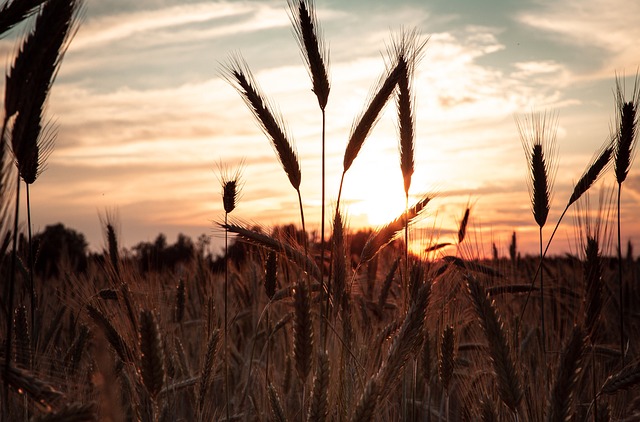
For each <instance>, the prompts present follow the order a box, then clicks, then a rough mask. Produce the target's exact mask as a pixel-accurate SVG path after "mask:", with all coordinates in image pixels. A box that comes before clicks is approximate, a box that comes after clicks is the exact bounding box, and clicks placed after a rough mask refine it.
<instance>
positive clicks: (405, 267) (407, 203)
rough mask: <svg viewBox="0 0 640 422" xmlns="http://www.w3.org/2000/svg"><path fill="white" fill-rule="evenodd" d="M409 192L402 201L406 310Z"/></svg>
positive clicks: (405, 298)
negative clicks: (403, 201)
mask: <svg viewBox="0 0 640 422" xmlns="http://www.w3.org/2000/svg"><path fill="white" fill-rule="evenodd" d="M408 277H409V194H408V193H407V194H406V196H405V203H404V310H405V312H406V311H407V307H408V304H407V303H408V302H407V296H408V291H409V288H408V284H409V279H408Z"/></svg>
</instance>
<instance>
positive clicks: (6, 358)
mask: <svg viewBox="0 0 640 422" xmlns="http://www.w3.org/2000/svg"><path fill="white" fill-rule="evenodd" d="M19 212H20V172H19V171H18V172H17V181H16V208H15V213H14V218H13V253H12V254H11V270H10V274H9V304H8V306H7V339H6V347H5V353H4V373H5V377H4V414H5V415H8V414H9V381H8V379H9V377H8V373H9V369H10V368H11V341H12V340H13V317H12V316H13V296H14V294H15V284H16V265H17V254H18V214H19Z"/></svg>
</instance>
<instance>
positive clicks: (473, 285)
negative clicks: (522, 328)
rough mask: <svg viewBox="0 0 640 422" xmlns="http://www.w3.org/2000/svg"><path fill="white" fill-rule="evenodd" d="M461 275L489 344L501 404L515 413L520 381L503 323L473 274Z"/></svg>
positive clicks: (520, 391) (519, 394) (520, 388)
mask: <svg viewBox="0 0 640 422" xmlns="http://www.w3.org/2000/svg"><path fill="white" fill-rule="evenodd" d="M465 278H466V280H467V287H468V289H469V295H470V297H471V301H472V303H473V307H474V309H475V311H476V314H477V315H478V320H479V322H480V325H481V326H482V330H483V331H484V334H485V337H486V338H487V343H488V344H489V356H490V358H491V363H492V365H493V370H494V371H495V375H496V381H497V383H498V393H499V394H500V398H501V399H502V401H503V402H504V404H506V405H507V407H509V409H511V411H513V412H514V413H516V412H517V411H518V406H519V404H520V401H521V400H522V384H521V382H520V379H519V377H518V374H517V372H516V368H515V365H514V363H513V359H512V357H511V353H510V351H509V344H508V342H507V336H506V333H505V331H504V327H503V324H502V322H501V321H500V317H499V316H498V314H497V312H496V309H495V305H494V303H493V302H491V301H490V300H489V297H488V296H487V294H486V292H485V290H484V288H483V287H482V286H481V285H480V283H479V282H478V281H477V280H476V279H475V278H474V277H473V276H466V277H465Z"/></svg>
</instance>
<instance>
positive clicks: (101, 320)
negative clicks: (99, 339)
mask: <svg viewBox="0 0 640 422" xmlns="http://www.w3.org/2000/svg"><path fill="white" fill-rule="evenodd" d="M87 312H88V313H89V317H90V318H91V319H92V320H93V322H95V324H96V325H97V326H98V328H100V329H101V330H102V331H103V332H104V334H105V337H106V338H107V341H108V342H109V344H110V345H111V347H113V350H115V352H116V353H117V354H118V357H119V358H120V359H121V360H122V361H123V362H132V356H133V354H132V353H131V350H130V349H129V346H127V343H126V342H125V340H124V339H123V338H122V336H121V335H120V333H118V331H117V330H116V329H115V328H114V327H113V324H111V321H110V320H109V318H107V316H106V315H104V314H103V313H102V312H101V311H100V310H98V309H97V308H95V307H94V306H93V305H87Z"/></svg>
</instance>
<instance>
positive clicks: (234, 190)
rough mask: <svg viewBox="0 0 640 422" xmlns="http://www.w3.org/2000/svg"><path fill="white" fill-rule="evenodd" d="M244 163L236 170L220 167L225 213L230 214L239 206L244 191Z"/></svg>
mask: <svg viewBox="0 0 640 422" xmlns="http://www.w3.org/2000/svg"><path fill="white" fill-rule="evenodd" d="M243 166H244V161H242V162H241V163H240V165H239V166H238V167H237V168H236V169H235V170H233V171H232V170H230V169H229V168H227V167H226V166H224V165H222V164H221V165H219V166H218V167H219V171H220V184H221V185H222V205H223V207H224V212H225V213H227V214H230V213H231V212H232V211H233V210H234V209H236V206H237V205H238V199H239V198H240V192H241V190H242V169H243Z"/></svg>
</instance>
